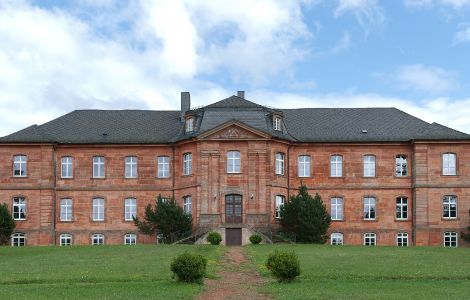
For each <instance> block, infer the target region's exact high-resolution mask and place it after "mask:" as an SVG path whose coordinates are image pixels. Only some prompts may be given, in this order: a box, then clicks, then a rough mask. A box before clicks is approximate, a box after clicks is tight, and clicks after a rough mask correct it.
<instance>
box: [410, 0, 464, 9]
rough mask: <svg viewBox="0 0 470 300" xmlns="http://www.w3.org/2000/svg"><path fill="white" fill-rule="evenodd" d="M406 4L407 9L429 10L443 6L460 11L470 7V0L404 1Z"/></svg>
mask: <svg viewBox="0 0 470 300" xmlns="http://www.w3.org/2000/svg"><path fill="white" fill-rule="evenodd" d="M404 3H405V6H407V7H423V8H429V7H434V6H443V7H450V8H453V9H459V8H463V7H464V6H468V5H470V0H404Z"/></svg>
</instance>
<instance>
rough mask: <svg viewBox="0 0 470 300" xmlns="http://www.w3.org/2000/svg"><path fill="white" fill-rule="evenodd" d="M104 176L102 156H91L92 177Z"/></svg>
mask: <svg viewBox="0 0 470 300" xmlns="http://www.w3.org/2000/svg"><path fill="white" fill-rule="evenodd" d="M95 166H96V170H95ZM95 171H96V172H95ZM105 176H106V173H105V158H104V156H93V178H105Z"/></svg>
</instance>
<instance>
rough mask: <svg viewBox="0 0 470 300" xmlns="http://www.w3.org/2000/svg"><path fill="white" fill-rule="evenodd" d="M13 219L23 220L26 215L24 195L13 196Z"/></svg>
mask: <svg viewBox="0 0 470 300" xmlns="http://www.w3.org/2000/svg"><path fill="white" fill-rule="evenodd" d="M12 208H13V211H12V212H13V214H12V215H13V219H14V220H15V221H24V220H26V217H27V212H28V211H27V206H26V199H25V198H24V197H14V198H13V207H12Z"/></svg>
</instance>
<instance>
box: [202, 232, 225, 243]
mask: <svg viewBox="0 0 470 300" xmlns="http://www.w3.org/2000/svg"><path fill="white" fill-rule="evenodd" d="M206 240H207V241H208V242H209V243H211V245H218V244H220V242H222V236H221V235H220V233H218V232H217V231H211V232H209V234H208V235H207V238H206Z"/></svg>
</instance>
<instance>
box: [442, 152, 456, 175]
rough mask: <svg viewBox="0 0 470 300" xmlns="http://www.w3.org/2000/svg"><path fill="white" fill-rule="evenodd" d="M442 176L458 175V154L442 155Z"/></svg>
mask: <svg viewBox="0 0 470 300" xmlns="http://www.w3.org/2000/svg"><path fill="white" fill-rule="evenodd" d="M442 175H457V154H455V153H444V154H442Z"/></svg>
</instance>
